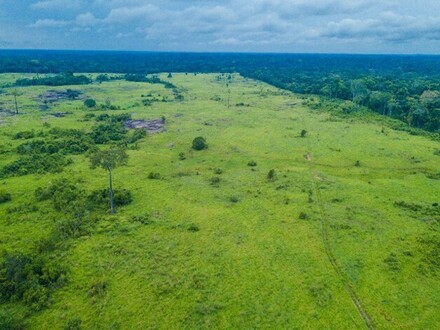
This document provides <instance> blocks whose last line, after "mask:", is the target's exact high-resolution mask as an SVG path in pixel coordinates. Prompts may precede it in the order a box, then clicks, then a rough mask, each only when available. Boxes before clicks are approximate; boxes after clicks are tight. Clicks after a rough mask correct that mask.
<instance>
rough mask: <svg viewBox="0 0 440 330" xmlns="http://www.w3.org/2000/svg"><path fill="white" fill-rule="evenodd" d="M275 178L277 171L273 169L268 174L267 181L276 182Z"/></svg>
mask: <svg viewBox="0 0 440 330" xmlns="http://www.w3.org/2000/svg"><path fill="white" fill-rule="evenodd" d="M275 176H276V173H275V170H274V169H271V170H270V171H269V172H268V173H267V179H268V180H269V181H273V180H275Z"/></svg>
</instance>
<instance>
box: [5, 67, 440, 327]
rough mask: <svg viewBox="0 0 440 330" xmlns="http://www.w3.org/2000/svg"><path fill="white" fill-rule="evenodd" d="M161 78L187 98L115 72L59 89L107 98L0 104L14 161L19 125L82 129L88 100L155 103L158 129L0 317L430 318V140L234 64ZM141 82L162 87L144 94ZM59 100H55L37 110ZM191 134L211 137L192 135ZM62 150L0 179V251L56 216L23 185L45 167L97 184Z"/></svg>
mask: <svg viewBox="0 0 440 330" xmlns="http://www.w3.org/2000/svg"><path fill="white" fill-rule="evenodd" d="M17 77H18V75H17V74H16V75H14V77H12V75H1V76H0V81H1V82H10V81H13V78H14V79H15V78H17ZM161 79H163V80H166V81H170V82H172V83H173V84H174V85H176V86H177V88H178V90H179V93H181V95H183V96H184V100H183V101H177V100H174V96H173V93H172V90H170V89H167V88H164V87H163V86H162V85H158V84H148V83H133V82H125V81H120V80H115V81H111V82H104V83H102V84H92V85H86V86H73V87H70V88H72V89H79V90H81V91H82V92H83V95H82V97H83V98H84V97H85V96H87V97H92V98H94V99H95V100H96V101H97V102H98V103H99V104H101V103H104V102H111V104H113V105H116V106H119V107H120V110H112V111H96V110H89V109H86V108H85V107H84V105H83V101H84V99H79V100H60V101H59V102H56V103H54V104H52V105H50V107H49V110H45V111H42V110H40V108H39V107H40V105H41V101H40V100H39V97H38V96H39V95H41V94H43V93H45V92H46V91H47V90H54V89H55V90H65V89H66V88H65V87H53V88H48V87H23V88H19V89H18V90H19V96H18V104H19V111H20V114H19V115H18V116H16V115H11V114H8V113H7V112H5V111H3V112H0V125H1V126H0V130H1V141H0V153H1V158H0V168H2V167H4V166H5V165H7V164H9V163H11V162H12V161H13V160H15V159H17V157H18V155H17V154H16V152H15V150H16V148H17V146H18V145H20V144H21V143H23V141H22V140H17V139H12V137H13V135H14V134H16V133H17V132H19V131H25V130H31V129H34V130H35V132H38V131H41V130H43V131H47V130H48V129H49V127H51V128H53V127H63V128H79V129H83V130H84V131H90V129H91V127H92V126H93V125H94V121H93V120H89V121H85V120H84V118H85V117H84V116H85V115H86V114H88V113H93V114H95V115H96V116H97V115H99V114H101V113H103V112H107V113H110V114H121V113H130V114H131V115H132V117H133V118H135V119H158V118H162V117H165V118H166V124H165V129H166V130H165V131H164V132H162V133H156V134H153V135H149V136H148V137H146V138H144V139H143V140H140V141H139V142H138V147H137V148H131V150H128V154H129V160H128V164H127V165H126V166H121V167H118V168H116V169H115V170H114V186H115V188H116V189H121V188H125V189H128V190H130V191H131V192H132V195H133V202H132V203H131V204H129V205H127V206H124V207H121V208H118V210H117V213H116V215H109V214H107V213H105V212H104V213H102V214H100V215H99V217H98V218H97V219H98V220H97V221H96V223H94V225H93V226H91V227H90V228H91V229H90V230H89V231H88V232H87V233H86V234H83V235H81V236H80V237H76V238H71V239H69V245H68V248H65V249H63V250H62V251H59V252H58V253H57V255H58V258H60V256H61V259H62V260H63V263H64V264H65V266H66V268H67V269H68V270H67V272H66V279H65V283H64V285H62V286H60V287H59V288H57V289H56V290H54V291H53V293H52V295H51V299H50V304H49V305H48V307H46V308H44V309H42V310H40V311H36V312H35V311H31V310H30V309H29V308H28V307H27V306H26V305H25V304H23V303H21V302H14V301H12V302H5V303H3V305H2V307H0V309H2V310H3V311H4V313H3V314H1V315H6V314H8V315H11V316H12V317H14V318H17V319H24V320H25V323H26V325H27V327H28V328H30V329H50V328H52V329H64V328H65V327H66V326H67V325H70V326H71V328H72V326H74V324H77V325H78V324H79V323H81V326H82V328H83V329H207V328H220V329H282V328H284V329H357V328H359V329H362V328H368V327H370V328H377V329H438V328H439V327H440V315H439V314H438V306H439V305H440V285H439V275H440V270H439V266H440V261H439V260H440V235H439V221H440V207H439V204H438V203H439V202H440V201H439V199H440V183H439V180H440V166H439V164H440V157H439V149H440V146H439V143H438V142H435V141H432V140H429V139H427V138H425V137H420V136H412V135H409V134H407V133H404V132H398V131H394V130H392V129H390V128H388V127H386V126H384V125H383V124H381V123H380V119H379V118H378V117H374V118H373V119H371V118H370V119H369V120H361V119H354V118H353V119H341V118H337V117H334V116H332V115H331V114H329V113H325V112H318V111H316V110H315V111H314V110H311V109H309V108H308V107H307V105H306V102H305V100H304V97H299V96H297V95H293V94H291V93H288V92H285V91H282V90H278V89H276V88H274V87H271V86H269V85H266V84H263V83H260V82H256V81H252V80H247V79H244V78H242V77H240V76H238V75H233V76H232V79H230V80H227V76H219V75H217V74H209V75H207V74H198V75H193V74H188V75H185V74H173V77H172V78H167V75H166V74H164V75H161ZM227 83H228V84H227ZM11 92H12V89H8V88H5V92H4V93H3V94H1V95H0V100H1V104H0V108H3V110H11V111H14V101H13V96H12V95H11ZM147 94H151V95H152V97H155V98H156V99H160V100H162V99H164V100H165V101H164V102H162V101H158V102H153V104H152V105H151V106H148V107H146V106H143V105H142V99H143V97H142V96H141V95H147ZM59 112H62V113H67V114H65V115H64V116H63V117H55V116H53V115H51V114H53V113H59ZM302 130H306V134H305V136H304V137H301V136H300V133H301V131H302ZM197 136H202V137H204V138H206V141H207V143H208V145H209V147H208V149H206V150H202V151H195V150H192V149H191V142H192V140H193V139H194V138H195V137H197ZM180 153H184V156H185V157H179V154H180ZM71 158H72V159H73V164H71V165H68V166H67V167H65V168H64V170H63V171H62V172H61V173H56V174H32V175H25V176H17V177H7V178H4V179H1V181H0V190H1V191H7V192H9V193H10V194H11V195H12V200H11V201H9V202H6V203H3V204H0V229H1V230H0V251H5V252H8V253H11V252H15V251H21V252H23V253H32V251H33V249H34V247H35V245H36V244H37V243H38V241H40V240H41V239H44V238H45V237H47V236H48V235H49V234H50V232H51V230H53V227H54V225H55V224H56V221H57V220H58V219H59V218H60V217H63V216H64V215H63V213H62V212H58V211H55V210H54V209H53V207H52V206H51V204H50V203H49V202H48V201H43V202H38V201H37V200H36V198H35V194H34V191H35V190H36V189H37V188H38V187H45V186H48V185H50V184H51V183H52V182H54V181H55V180H57V179H59V178H68V179H69V180H70V181H72V182H74V183H75V184H77V185H78V186H80V187H81V188H82V189H84V190H85V191H87V192H88V191H92V190H95V189H104V188H106V187H107V174H106V172H105V171H104V170H102V169H91V168H90V166H89V160H88V159H87V158H86V156H84V155H75V156H72V157H71ZM182 158H185V159H182ZM251 161H253V162H255V163H256V166H249V165H248V163H249V162H251ZM271 169H273V170H274V171H275V176H274V177H273V178H272V179H268V177H267V175H268V172H269V171H270V170H271ZM151 172H154V173H160V179H149V178H148V176H149V174H150V173H151ZM213 178H214V179H213ZM29 205H36V206H37V209H35V208H34V209H32V208H30V207H29ZM136 217H137V218H142V217H143V218H146V219H148V221H134V220H133V219H136ZM331 261H332V262H333V264H332V262H331ZM96 288H98V289H99V290H98V289H96ZM353 294H354V295H355V296H356V297H357V299H358V302H359V303H360V304H361V306H362V307H361V309H362V310H363V311H364V312H365V313H366V314H367V315H368V318H369V320H370V321H371V323H368V321H367V322H366V321H365V319H364V318H365V316H364V318H362V316H361V314H360V312H359V308H356V306H355V304H354V302H353ZM0 317H1V316H0Z"/></svg>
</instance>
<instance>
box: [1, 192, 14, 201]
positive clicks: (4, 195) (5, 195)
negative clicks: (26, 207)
mask: <svg viewBox="0 0 440 330" xmlns="http://www.w3.org/2000/svg"><path fill="white" fill-rule="evenodd" d="M11 199H12V196H11V194H10V193H7V192H4V191H0V204H3V203H6V202H9V201H10V200H11Z"/></svg>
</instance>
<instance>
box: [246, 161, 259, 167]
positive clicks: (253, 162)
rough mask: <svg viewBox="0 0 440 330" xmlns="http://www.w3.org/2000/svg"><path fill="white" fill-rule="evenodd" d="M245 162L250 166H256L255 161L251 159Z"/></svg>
mask: <svg viewBox="0 0 440 330" xmlns="http://www.w3.org/2000/svg"><path fill="white" fill-rule="evenodd" d="M247 164H248V166H251V167H254V166H257V162H256V161H253V160H251V161H249V162H248V163H247Z"/></svg>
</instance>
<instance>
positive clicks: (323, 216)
mask: <svg viewBox="0 0 440 330" xmlns="http://www.w3.org/2000/svg"><path fill="white" fill-rule="evenodd" d="M301 119H302V122H303V126H304V128H305V129H307V128H308V127H307V125H306V121H305V118H304V116H301ZM305 139H306V140H307V149H308V153H307V154H306V155H305V156H304V158H305V159H306V160H307V163H308V169H309V173H310V176H311V181H312V189H313V193H314V195H315V197H316V204H317V206H318V210H319V222H320V226H321V238H322V243H323V245H324V250H325V254H326V255H327V258H328V260H329V262H330V264H331V265H332V268H333V270H334V271H335V273H336V274H337V275H338V276H339V278H340V280H341V282H342V284H343V285H344V288H345V290H346V291H347V293H348V294H349V296H350V298H351V300H352V302H353V304H354V305H355V307H356V309H357V311H358V313H359V315H360V316H361V317H362V319H363V320H364V322H365V325H366V326H367V328H368V329H370V330H374V329H376V327H375V325H374V322H373V319H372V318H371V317H370V315H369V314H368V312H367V310H366V309H365V307H364V305H363V303H362V301H361V299H360V298H359V296H358V294H357V292H356V289H355V287H354V285H353V283H352V281H351V280H350V278H349V277H348V276H347V275H346V274H345V273H344V271H343V270H342V268H341V267H340V266H339V263H338V260H337V259H336V257H335V255H334V253H333V251H332V247H331V244H330V239H329V237H328V218H329V216H328V215H327V212H326V210H325V207H324V203H323V202H322V196H321V190H320V189H319V185H318V182H317V175H316V171H315V170H314V166H313V160H312V144H311V143H310V139H309V138H307V137H305Z"/></svg>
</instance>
